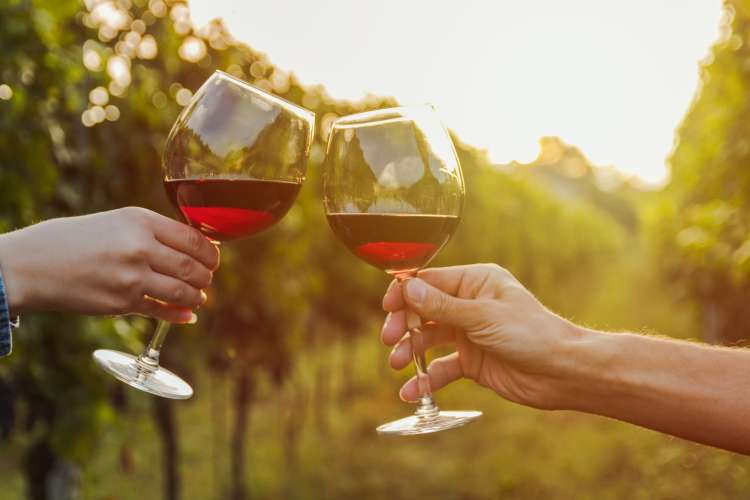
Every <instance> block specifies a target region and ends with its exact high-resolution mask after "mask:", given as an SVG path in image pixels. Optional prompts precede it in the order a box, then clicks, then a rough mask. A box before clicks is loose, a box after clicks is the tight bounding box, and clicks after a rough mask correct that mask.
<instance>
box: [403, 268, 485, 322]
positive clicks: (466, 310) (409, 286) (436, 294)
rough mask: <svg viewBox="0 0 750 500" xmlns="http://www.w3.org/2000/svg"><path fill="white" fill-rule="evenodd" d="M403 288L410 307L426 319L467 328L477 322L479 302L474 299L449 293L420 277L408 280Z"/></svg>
mask: <svg viewBox="0 0 750 500" xmlns="http://www.w3.org/2000/svg"><path fill="white" fill-rule="evenodd" d="M403 289H404V300H406V303H407V304H408V306H409V309H411V310H412V311H414V312H415V313H417V314H419V316H421V317H422V318H424V319H426V320H429V321H438V322H440V323H445V324H448V325H452V326H457V327H460V328H465V329H466V328H470V327H471V326H472V325H474V324H476V323H477V319H478V318H477V313H478V312H479V311H478V310H477V305H478V304H476V302H475V301H473V300H466V299H459V298H456V297H453V296H452V295H448V294H447V293H445V292H443V291H442V290H439V289H437V288H435V287H434V286H432V285H430V284H428V283H427V282H425V281H424V280H421V279H419V278H410V279H408V280H406V281H405V282H404V286H403Z"/></svg>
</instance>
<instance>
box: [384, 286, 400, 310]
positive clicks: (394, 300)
mask: <svg viewBox="0 0 750 500" xmlns="http://www.w3.org/2000/svg"><path fill="white" fill-rule="evenodd" d="M405 305H406V303H405V302H404V296H403V291H402V288H401V283H399V282H398V281H396V280H393V281H391V284H390V285H388V290H386V291H385V295H384V296H383V310H384V311H389V312H393V311H399V310H401V309H403V308H404V306H405Z"/></svg>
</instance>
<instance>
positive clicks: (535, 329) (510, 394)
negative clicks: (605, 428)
mask: <svg viewBox="0 0 750 500" xmlns="http://www.w3.org/2000/svg"><path fill="white" fill-rule="evenodd" d="M383 308H384V310H386V311H388V313H389V314H388V316H387V318H386V321H385V323H384V325H383V330H382V340H383V342H384V343H385V344H386V345H390V346H394V348H393V351H392V352H391V355H390V364H391V366H392V367H393V368H395V369H402V368H404V367H406V366H407V365H408V364H409V363H410V362H411V345H410V342H409V336H408V332H407V328H406V315H405V310H406V308H408V309H411V310H413V311H414V312H416V313H418V314H419V315H420V316H421V317H422V318H423V321H424V322H425V325H424V326H423V332H424V337H425V345H426V348H429V347H433V346H436V345H443V344H450V345H453V346H455V349H456V350H455V352H453V353H452V354H449V355H447V356H443V357H440V358H437V359H435V360H433V361H432V363H430V366H429V369H428V373H429V376H430V383H431V386H432V389H433V391H435V390H438V389H440V388H441V387H444V386H446V385H447V384H449V383H451V382H454V381H456V380H459V379H461V378H469V379H471V380H474V381H475V382H477V383H478V384H479V385H481V386H483V387H487V388H489V389H491V390H493V391H495V392H496V393H497V394H498V395H500V396H502V397H504V398H505V399H508V400H510V401H513V402H516V403H519V404H523V405H526V406H531V407H534V408H539V409H545V410H577V411H582V412H586V413H593V414H598V415H603V416H607V417H612V418H616V419H619V420H623V421H626V422H630V423H633V424H637V425H640V426H643V427H647V428H650V429H654V430H658V431H661V432H665V433H668V434H672V435H675V436H679V437H682V438H685V439H689V440H692V441H696V442H699V443H703V444H708V445H712V446H717V447H720V448H724V449H727V450H731V451H736V452H740V453H745V454H750V398H748V397H747V391H746V390H745V385H746V383H747V381H748V380H750V350H747V349H738V348H725V347H716V346H709V345H705V344H700V343H695V342H686V341H681V340H674V339H667V338H661V337H652V336H646V335H638V334H631V333H616V334H614V333H607V332H601V331H596V330H592V329H588V328H584V327H581V326H578V325H575V324H573V323H571V322H570V321H568V320H566V319H564V318H562V317H560V316H558V315H556V314H555V313H553V312H551V311H550V310H549V309H547V308H546V307H544V305H542V304H541V303H540V302H539V301H538V300H537V299H536V298H535V297H534V296H533V295H532V294H531V293H530V292H529V291H528V290H527V289H526V288H524V287H523V285H521V283H520V282H519V281H518V280H517V279H516V278H515V277H514V276H513V275H512V274H511V273H510V272H508V271H507V270H505V269H503V268H501V267H499V266H497V265H494V264H478V265H470V266H457V267H448V268H439V269H427V270H424V271H421V272H420V273H419V275H418V278H414V279H410V280H406V281H404V282H402V283H399V282H396V281H394V282H393V283H391V286H390V287H389V289H388V291H387V292H386V294H385V297H384V298H383ZM400 395H401V398H402V399H404V400H405V401H415V400H416V399H417V398H418V396H419V394H418V389H417V384H416V378H412V379H411V380H409V381H408V382H407V383H406V384H405V385H404V386H403V387H402V388H401V392H400Z"/></svg>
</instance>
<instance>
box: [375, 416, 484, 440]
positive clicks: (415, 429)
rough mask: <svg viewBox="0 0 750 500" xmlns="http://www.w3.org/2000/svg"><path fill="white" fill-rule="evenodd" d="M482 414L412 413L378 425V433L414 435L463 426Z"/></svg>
mask: <svg viewBox="0 0 750 500" xmlns="http://www.w3.org/2000/svg"><path fill="white" fill-rule="evenodd" d="M481 416H482V412H481V411H440V412H438V414H437V415H435V416H429V417H427V416H423V415H411V416H409V417H406V418H402V419H400V420H394V421H393V422H388V423H387V424H383V425H381V426H380V427H378V428H377V429H376V430H377V431H378V434H385V435H391V436H414V435H418V434H430V433H433V432H440V431H447V430H448V429H455V428H457V427H462V426H464V425H466V424H468V423H470V422H473V421H474V420H476V419H478V418H479V417H481Z"/></svg>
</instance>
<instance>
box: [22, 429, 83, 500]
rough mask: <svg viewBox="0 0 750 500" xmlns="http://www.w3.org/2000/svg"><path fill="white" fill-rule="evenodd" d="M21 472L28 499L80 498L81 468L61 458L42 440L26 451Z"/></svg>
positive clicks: (66, 499)
mask: <svg viewBox="0 0 750 500" xmlns="http://www.w3.org/2000/svg"><path fill="white" fill-rule="evenodd" d="M24 473H25V474H26V484H27V493H28V498H29V499H30V500H74V499H76V498H80V491H79V485H80V482H81V472H80V469H79V468H78V466H77V465H75V464H73V463H71V462H68V461H65V460H62V459H60V457H58V456H57V455H56V454H55V452H54V450H53V449H52V447H51V446H50V444H49V442H48V441H47V440H46V439H45V438H42V439H40V440H39V441H37V442H36V444H34V445H33V446H32V447H31V449H30V450H29V452H28V454H27V455H26V460H25V463H24Z"/></svg>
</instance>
